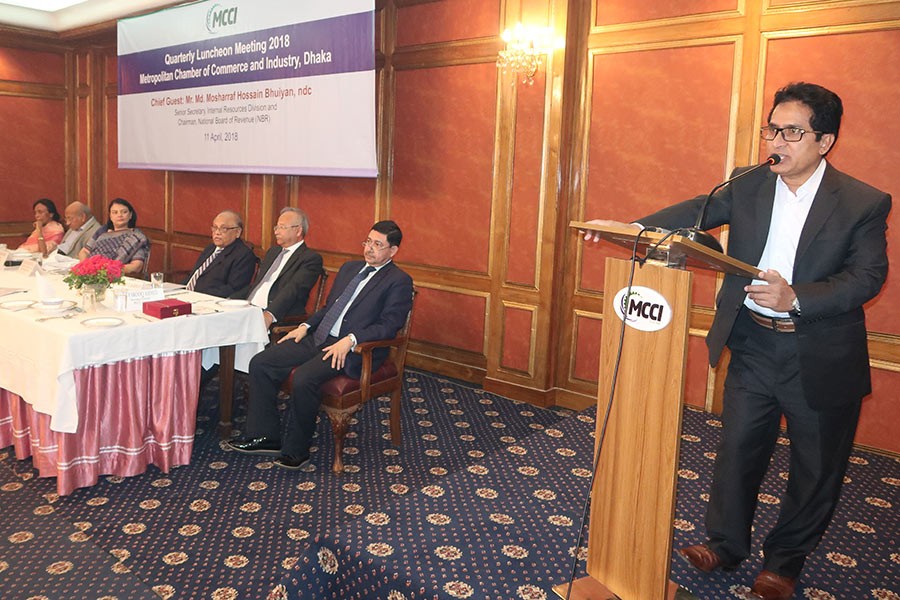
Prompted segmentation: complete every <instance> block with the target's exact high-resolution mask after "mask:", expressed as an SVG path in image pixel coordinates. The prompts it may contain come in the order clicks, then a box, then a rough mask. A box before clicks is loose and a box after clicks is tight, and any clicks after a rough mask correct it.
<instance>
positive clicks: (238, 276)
mask: <svg viewBox="0 0 900 600" xmlns="http://www.w3.org/2000/svg"><path fill="white" fill-rule="evenodd" d="M215 249H216V245H215V244H210V245H209V246H207V247H206V248H204V249H203V252H201V253H200V258H198V259H197V263H196V264H195V265H194V268H193V269H191V273H190V275H188V276H187V279H185V280H184V283H185V284H187V282H188V281H190V280H191V276H192V275H193V274H194V272H195V271H196V270H197V269H199V268H200V265H202V264H203V262H204V261H205V260H206V259H207V258H209V256H210V255H211V254H212V253H213V251H214V250H215ZM257 262H259V261H258V259H257V258H256V255H255V254H253V251H252V250H250V248H248V247H247V244H245V243H244V242H243V241H241V240H239V239H238V240H235V241H233V242H232V243H230V244H228V245H227V246H225V247H224V248H222V252H220V253H219V256H217V257H216V260H214V261H213V262H212V264H211V265H209V267H207V268H206V270H205V271H203V274H201V275H200V277H198V278H197V283H196V284H194V290H195V291H197V292H201V293H204V294H210V295H211V296H220V297H222V298H227V297H229V296H231V295H232V294H234V293H235V292H237V291H238V290H240V289H241V288H244V287H246V286H248V285H250V280H251V279H253V273H254V272H255V271H256V263H257Z"/></svg>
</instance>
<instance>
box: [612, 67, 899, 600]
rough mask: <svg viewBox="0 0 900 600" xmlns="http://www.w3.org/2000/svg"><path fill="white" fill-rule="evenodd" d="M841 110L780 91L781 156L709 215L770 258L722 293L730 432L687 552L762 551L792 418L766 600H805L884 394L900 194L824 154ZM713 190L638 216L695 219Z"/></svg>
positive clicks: (776, 121) (723, 195)
mask: <svg viewBox="0 0 900 600" xmlns="http://www.w3.org/2000/svg"><path fill="white" fill-rule="evenodd" d="M842 114H843V104H842V102H841V99H840V98H839V97H838V96H837V94H835V93H834V92H831V91H830V90H827V89H825V88H823V87H821V86H818V85H815V84H809V83H795V84H790V85H788V86H786V87H784V88H782V89H780V90H779V91H778V92H777V93H776V94H775V99H774V102H773V107H772V110H771V112H770V113H769V119H768V123H767V124H765V125H764V126H763V127H762V128H761V130H760V135H761V137H762V139H763V140H765V142H766V152H767V153H768V154H770V155H771V154H774V155H777V157H778V159H779V160H778V161H777V163H776V164H774V165H772V166H771V167H770V168H769V169H759V170H756V171H754V172H752V173H747V176H746V177H742V178H741V179H739V180H737V181H734V182H732V183H731V184H730V185H728V186H727V187H725V188H723V189H722V191H721V192H720V193H718V194H715V195H714V196H713V197H712V198H710V201H709V205H708V207H709V212H708V214H707V218H706V222H705V228H709V229H711V228H714V227H719V226H720V225H724V224H729V225H730V230H729V241H728V254H729V255H730V256H733V257H735V258H737V259H739V260H742V261H744V262H746V263H749V264H752V265H758V268H759V273H758V275H757V278H756V279H754V280H750V279H747V278H743V277H740V276H737V275H726V277H725V280H724V282H723V285H722V289H721V291H720V292H719V295H718V298H717V301H716V316H715V319H714V320H713V324H712V327H711V328H710V331H709V335H708V336H707V337H706V344H707V346H708V347H709V358H710V363H711V364H713V365H715V364H716V363H717V362H718V360H719V356H720V355H721V353H722V349H723V348H724V347H725V346H726V345H727V346H728V348H729V349H730V350H731V362H730V364H729V366H728V377H727V379H726V382H725V399H724V410H723V414H722V427H723V428H722V441H721V443H720V445H719V449H718V452H717V454H716V461H715V466H714V470H713V483H712V489H711V491H710V498H709V507H708V509H707V513H706V536H707V539H706V542H705V543H703V544H697V545H694V546H689V547H687V548H682V549H681V550H679V553H680V555H681V556H682V557H683V558H684V559H685V560H687V561H688V562H689V563H690V564H691V565H692V566H694V567H695V568H697V569H699V570H701V571H704V572H711V571H714V570H716V569H719V568H725V569H727V568H733V567H736V566H737V565H738V563H740V562H741V561H742V560H744V559H746V558H747V557H749V556H750V539H751V538H750V532H751V526H752V523H753V515H754V512H755V509H756V502H757V496H758V493H759V487H760V483H761V482H762V479H763V476H764V475H765V473H766V469H767V468H768V465H769V459H770V457H771V455H772V452H773V449H774V447H775V443H776V440H777V439H778V436H779V431H780V423H781V418H782V416H783V417H784V418H785V419H786V420H787V429H788V437H789V438H790V441H791V446H790V452H791V458H790V476H789V478H788V483H787V491H786V492H785V495H784V498H783V499H782V503H781V511H780V514H779V517H778V522H777V523H776V524H775V527H774V528H773V529H772V530H771V531H770V532H769V533H768V535H767V536H766V539H765V541H764V543H763V556H764V558H763V570H762V571H761V572H760V574H759V576H758V577H757V578H756V581H755V582H754V584H753V587H752V589H751V597H753V598H758V599H762V600H787V599H788V598H792V597H793V595H794V588H795V583H796V579H797V578H798V577H799V576H800V571H801V570H802V568H803V564H804V562H805V561H806V558H807V556H808V555H809V554H810V553H811V552H812V551H813V549H814V548H815V547H816V545H817V544H818V543H819V540H820V539H821V538H822V534H823V533H824V532H825V529H826V527H827V526H828V522H829V521H830V520H831V516H832V514H833V513H834V509H835V507H836V505H837V502H838V497H839V495H840V491H841V484H842V482H843V478H844V472H845V470H846V466H847V460H848V458H849V456H850V451H851V449H852V444H853V436H854V434H855V432H856V424H857V421H858V420H859V411H860V405H861V403H862V399H863V397H864V396H866V395H867V394H869V393H871V391H872V384H871V379H870V374H869V355H868V351H867V340H866V323H865V314H864V312H863V305H864V304H865V303H866V302H868V301H869V300H871V299H872V298H874V297H875V295H876V294H878V292H879V291H880V290H881V287H882V285H883V284H884V281H885V278H886V277H887V271H888V257H887V240H886V234H885V232H886V230H887V216H888V213H889V212H890V210H891V197H890V196H889V195H888V194H886V193H884V192H882V191H879V190H877V189H875V188H873V187H871V186H869V185H866V184H865V183H863V182H861V181H859V180H857V179H854V178H853V177H850V176H849V175H845V174H844V173H841V172H840V171H838V170H837V169H835V168H834V167H832V166H831V165H830V164H829V163H828V161H827V160H826V159H825V155H826V154H828V152H829V151H830V150H831V149H832V147H833V146H834V143H835V141H836V140H837V137H838V131H839V129H840V124H841V116H842ZM744 171H745V169H739V170H738V171H737V174H739V173H742V172H744ZM705 200H706V197H705V196H699V197H697V198H694V199H693V200H688V201H686V202H682V203H680V204H676V205H674V206H671V207H669V208H666V209H663V210H661V211H659V212H657V213H655V214H652V215H649V216H647V217H644V218H642V219H638V222H639V223H640V224H641V225H645V226H650V225H654V226H660V227H664V228H668V229H678V228H684V227H687V226H690V225H692V224H694V222H695V219H696V218H697V216H698V215H699V214H700V211H701V207H702V206H703V204H704V201H705ZM607 223H608V222H607Z"/></svg>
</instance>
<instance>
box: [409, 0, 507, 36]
mask: <svg viewBox="0 0 900 600" xmlns="http://www.w3.org/2000/svg"><path fill="white" fill-rule="evenodd" d="M502 4H503V2H501V0H443V1H442V2H431V3H424V4H420V3H414V4H410V3H406V2H402V1H401V2H396V5H397V7H398V9H399V10H398V11H397V38H396V39H397V46H398V47H399V46H413V45H418V44H424V43H435V42H449V41H454V40H464V39H472V38H478V37H485V36H493V35H497V30H496V27H497V23H499V22H500V14H501V11H502V8H501V7H502Z"/></svg>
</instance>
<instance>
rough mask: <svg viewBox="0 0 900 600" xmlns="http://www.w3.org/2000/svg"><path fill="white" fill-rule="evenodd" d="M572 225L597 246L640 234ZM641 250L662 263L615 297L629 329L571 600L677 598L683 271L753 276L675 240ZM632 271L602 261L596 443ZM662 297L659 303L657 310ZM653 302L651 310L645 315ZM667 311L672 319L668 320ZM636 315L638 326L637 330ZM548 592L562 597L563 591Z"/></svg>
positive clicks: (686, 292) (685, 313)
mask: <svg viewBox="0 0 900 600" xmlns="http://www.w3.org/2000/svg"><path fill="white" fill-rule="evenodd" d="M570 225H571V226H572V227H574V228H577V229H580V230H583V231H592V232H596V233H599V235H600V237H601V238H602V239H604V240H606V241H609V242H612V243H615V244H619V245H622V246H625V247H627V248H629V249H630V248H632V247H633V246H634V244H635V238H637V237H638V231H637V230H635V229H631V228H628V227H603V226H597V225H593V224H589V223H582V222H572V223H571V224H570ZM638 247H639V250H640V255H641V256H643V255H646V254H647V252H648V251H650V253H651V256H655V257H657V258H659V259H660V260H661V261H662V262H661V263H660V264H651V262H650V261H648V262H647V263H646V264H644V265H642V266H641V265H637V266H635V275H634V281H633V286H632V290H637V292H636V293H634V294H633V295H632V298H630V299H629V298H626V299H625V300H624V302H623V301H622V300H621V297H620V306H622V305H623V304H624V307H623V311H624V312H625V313H626V314H627V315H628V321H629V325H627V326H626V327H625V338H624V342H623V346H622V356H621V359H620V364H619V374H618V382H617V384H616V392H615V398H614V400H613V407H612V411H611V412H610V417H609V423H608V426H607V430H606V437H605V439H604V441H603V447H602V449H601V453H600V462H599V469H598V473H597V478H596V479H595V481H594V488H593V489H592V490H591V496H592V497H591V514H590V527H589V532H588V559H587V572H588V576H587V577H583V578H581V579H578V580H577V581H575V582H574V584H573V587H572V593H571V596H570V597H571V598H578V599H588V598H589V599H590V600H607V599H613V598H620V599H621V600H662V599H664V598H673V597H674V594H675V591H676V589H677V586H675V584H673V583H671V582H670V581H669V562H670V560H671V555H672V521H673V518H674V514H675V483H676V479H677V469H678V446H679V437H680V434H681V410H682V401H683V396H684V372H685V362H686V359H687V341H688V321H689V318H690V306H691V278H692V274H691V272H690V271H688V270H687V269H686V267H691V268H704V269H711V270H715V271H719V272H724V273H734V274H740V275H744V276H748V277H754V276H755V275H756V273H757V272H758V269H756V268H755V267H753V266H751V265H748V264H746V263H743V262H741V261H738V260H735V259H733V258H731V257H729V256H726V255H724V254H722V253H721V252H716V251H714V250H711V249H709V248H707V247H705V246H703V245H701V244H698V243H696V242H693V241H691V240H689V239H686V238H683V237H681V236H679V235H674V236H667V235H666V234H663V233H656V232H647V231H645V232H643V233H641V234H640V237H639V239H638ZM630 270H631V262H630V261H627V260H619V259H613V258H607V259H606V278H605V281H604V288H603V289H604V299H603V333H602V339H601V347H600V378H599V389H598V392H597V404H598V410H597V439H598V440H599V438H600V430H601V428H602V425H603V416H604V413H605V412H606V405H607V401H608V399H609V393H610V388H611V385H612V376H613V370H614V369H615V363H616V355H617V352H618V347H619V337H620V331H621V327H622V319H621V317H619V316H618V314H617V313H616V310H615V306H614V303H615V299H616V297H617V296H621V294H619V292H620V291H622V290H624V289H625V288H627V286H628V279H629V273H630ZM654 292H655V294H658V296H657V295H655V294H654ZM659 296H661V297H662V298H663V299H664V300H662V301H659ZM651 302H652V306H653V308H649V306H650V303H651ZM667 311H668V313H669V314H665V313H666V312H667ZM641 313H643V315H642V314H641ZM642 316H643V317H645V318H644V321H647V323H646V324H645V325H642V324H641V318H642ZM632 317H634V318H632ZM646 317H649V321H648V319H647V318H646ZM662 317H665V318H666V319H667V320H668V323H667V324H666V325H665V326H663V327H661V328H659V329H657V330H642V329H638V328H637V327H643V328H644V329H646V328H652V327H653V326H654V323H653V322H652V321H653V320H654V319H658V321H660V322H661V321H663V320H666V319H663V318H662ZM660 324H661V323H657V324H656V326H657V327H659V325H660ZM553 589H554V591H555V592H556V593H557V595H559V596H560V597H563V598H565V597H566V593H567V591H568V583H564V584H560V585H558V586H555V587H554V588H553Z"/></svg>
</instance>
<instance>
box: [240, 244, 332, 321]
mask: <svg viewBox="0 0 900 600" xmlns="http://www.w3.org/2000/svg"><path fill="white" fill-rule="evenodd" d="M282 250H283V248H282V247H281V246H273V247H271V248H269V251H268V252H266V255H265V256H264V257H263V259H262V263H261V264H260V265H259V270H258V271H257V272H256V278H255V281H254V282H253V284H252V285H247V286H246V287H244V288H243V289H242V290H240V291H238V292H236V293H235V294H234V296H233V297H234V298H243V299H245V300H246V299H247V298H249V297H250V292H251V291H252V290H253V288H254V287H256V285H257V284H258V283H259V282H260V281H261V280H262V278H263V277H265V276H266V272H267V271H268V270H269V267H271V266H272V263H274V262H275V259H276V258H278V255H279V254H281V251H282ZM321 273H322V257H321V256H320V255H319V253H318V252H316V251H315V250H312V249H310V248H309V246H307V245H306V244H305V243H304V244H303V245H302V246H300V247H299V248H297V249H296V250H294V252H293V253H292V254H291V257H290V258H289V259H288V261H287V264H286V265H284V267H283V268H282V269H281V273H279V274H278V278H277V279H276V280H275V283H273V284H272V287H271V288H269V302H268V304H267V305H266V310H267V311H269V312H270V313H272V314H273V315H274V316H275V319H276V320H278V321H280V320H282V319H284V318H285V317H286V316H289V315H302V314H304V313H305V312H306V300H307V299H308V298H309V291H310V290H311V289H312V287H313V286H314V285H315V284H316V281H317V280H318V278H319V275H320V274H321Z"/></svg>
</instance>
